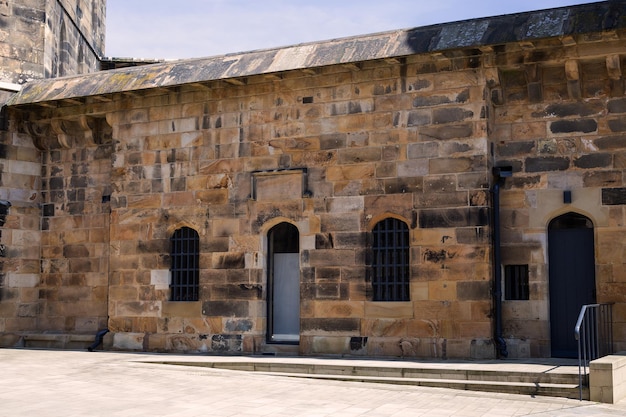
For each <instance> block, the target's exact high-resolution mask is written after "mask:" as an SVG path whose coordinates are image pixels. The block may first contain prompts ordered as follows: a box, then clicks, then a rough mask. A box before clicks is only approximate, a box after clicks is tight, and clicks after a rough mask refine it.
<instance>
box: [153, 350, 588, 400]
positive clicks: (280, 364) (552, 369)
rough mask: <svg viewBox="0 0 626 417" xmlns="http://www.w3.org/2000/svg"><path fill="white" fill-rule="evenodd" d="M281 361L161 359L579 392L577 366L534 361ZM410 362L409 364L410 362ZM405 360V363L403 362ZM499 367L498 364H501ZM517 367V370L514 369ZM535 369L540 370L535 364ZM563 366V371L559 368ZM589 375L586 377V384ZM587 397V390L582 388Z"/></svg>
mask: <svg viewBox="0 0 626 417" xmlns="http://www.w3.org/2000/svg"><path fill="white" fill-rule="evenodd" d="M328 362H332V361H328V360H327V361H320V362H319V363H317V362H315V361H307V360H306V359H301V361H299V362H298V361H297V360H295V359H292V360H289V361H285V360H283V361H281V360H280V359H274V360H271V361H262V360H242V359H241V358H239V359H238V360H233V361H229V360H227V359H222V360H219V361H211V360H210V359H206V360H198V361H191V362H171V361H163V362H161V363H166V364H170V365H186V366H205V367H211V368H216V369H228V370H235V371H247V372H260V373H263V374H266V375H281V376H288V377H294V378H315V379H328V380H338V381H355V382H370V383H385V384H402V385H417V386H428V387H439V388H453V389H460V390H471V391H486V392H502V393H511V394H522V395H542V396H552V397H565V398H575V399H578V398H579V397H580V389H579V383H578V372H577V368H576V367H573V366H563V367H561V366H540V365H537V366H533V365H532V364H531V365H523V364H522V365H519V364H515V363H501V365H500V366H498V363H488V364H484V363H479V362H475V363H454V362H451V363H445V362H443V363H441V362H439V363H435V364H429V363H416V362H403V363H395V362H393V361H389V362H385V361H375V365H367V364H364V363H359V364H351V363H350V362H351V361H345V360H343V361H341V360H340V361H338V362H339V363H337V364H329V363H328ZM407 363H408V364H409V365H407V366H405V365H406V364H407ZM403 364H405V365H403ZM498 368H500V369H498ZM516 368H518V369H516ZM534 368H537V369H534ZM560 370H561V371H560ZM586 381H587V376H586V375H585V378H584V379H583V385H584V386H585V385H586ZM583 399H589V391H588V389H587V388H586V387H584V389H583Z"/></svg>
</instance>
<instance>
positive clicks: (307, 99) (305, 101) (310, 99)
mask: <svg viewBox="0 0 626 417" xmlns="http://www.w3.org/2000/svg"><path fill="white" fill-rule="evenodd" d="M302 103H303V104H311V103H313V96H308V97H302Z"/></svg>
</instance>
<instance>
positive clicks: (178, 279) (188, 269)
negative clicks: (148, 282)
mask: <svg viewBox="0 0 626 417" xmlns="http://www.w3.org/2000/svg"><path fill="white" fill-rule="evenodd" d="M170 241H171V261H172V266H171V273H172V282H171V284H170V290H171V300H172V301H198V299H199V292H200V291H199V286H200V285H199V275H200V270H199V258H200V238H199V236H198V232H196V231H195V230H193V229H191V228H189V227H182V228H180V229H178V230H176V231H175V232H174V234H173V235H172V238H171V239H170Z"/></svg>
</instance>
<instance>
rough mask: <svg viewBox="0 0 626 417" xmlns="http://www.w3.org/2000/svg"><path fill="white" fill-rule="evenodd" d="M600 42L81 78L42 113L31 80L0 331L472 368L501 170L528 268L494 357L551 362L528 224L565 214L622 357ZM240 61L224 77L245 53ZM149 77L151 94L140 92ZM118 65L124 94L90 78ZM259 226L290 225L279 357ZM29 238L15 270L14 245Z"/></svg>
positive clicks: (481, 352)
mask: <svg viewBox="0 0 626 417" xmlns="http://www.w3.org/2000/svg"><path fill="white" fill-rule="evenodd" d="M624 39H626V38H625V37H624V33H623V32H615V31H614V32H606V33H596V34H592V35H576V36H563V37H559V38H546V39H534V40H532V41H522V42H510V43H507V44H503V45H494V46H489V45H483V46H481V47H476V48H468V49H454V50H444V51H440V52H436V53H429V54H413V55H408V56H405V57H395V58H386V59H369V60H365V61H363V62H353V63H349V64H341V65H325V66H320V67H316V68H304V69H296V70H285V71H283V72H277V73H274V72H267V73H262V74H260V75H249V76H246V77H243V76H242V77H240V78H232V77H228V78H227V79H223V80H219V79H206V78H204V79H197V80H194V81H187V82H185V83H180V84H179V85H174V84H175V83H174V81H175V80H176V79H177V78H176V77H178V76H180V75H181V73H182V74H183V75H189V74H198V73H201V71H200V70H198V72H195V69H193V68H192V69H189V68H188V67H186V66H185V65H165V64H164V65H156V66H154V67H143V68H139V69H134V70H133V71H130V72H125V71H119V72H115V71H113V72H111V73H100V74H98V76H96V77H94V78H87V77H85V79H84V80H85V83H84V84H82V83H81V82H77V83H74V84H73V85H74V87H76V90H72V89H70V90H71V91H74V92H76V91H81V90H80V88H81V87H83V88H85V89H87V90H88V91H89V92H90V93H88V94H87V96H85V97H81V96H63V95H61V96H59V97H56V96H55V97H53V98H44V99H42V100H44V101H45V100H51V102H52V103H54V106H51V105H48V104H49V103H44V104H41V105H40V104H37V103H38V100H39V99H37V97H41V96H39V95H37V94H38V92H37V91H34V92H33V91H31V93H32V94H33V95H30V96H28V97H30V100H33V102H32V103H27V104H23V105H16V106H13V107H11V108H10V109H9V110H10V111H9V114H8V119H9V120H10V124H9V126H8V127H7V130H6V132H4V133H5V136H4V138H5V139H6V140H9V138H10V139H11V140H13V141H14V143H18V142H19V143H24V144H25V145H24V148H25V149H23V150H21V152H23V153H22V154H19V153H18V154H17V156H16V157H15V158H12V159H11V161H13V160H14V159H16V158H17V159H19V158H23V159H28V158H33V157H34V155H39V153H38V152H40V153H41V155H42V156H41V158H42V159H41V161H42V165H43V169H42V170H41V171H40V172H41V178H39V177H37V176H36V175H34V174H33V176H32V177H28V179H29V180H30V179H34V180H35V181H37V180H40V181H41V186H40V187H39V185H37V183H36V182H35V183H34V184H35V185H34V189H35V190H41V191H42V192H41V193H40V194H37V193H35V194H34V196H33V198H32V202H31V203H30V205H28V204H24V207H26V208H28V209H34V208H35V207H40V209H41V212H40V215H41V226H40V228H41V234H40V235H35V236H32V237H29V236H24V235H23V231H22V230H20V233H21V234H15V232H16V230H17V229H18V226H17V221H22V220H23V219H26V216H25V215H23V216H22V217H20V218H10V217H7V219H12V220H13V226H12V227H11V228H9V229H8V231H6V230H4V229H3V236H2V238H3V239H5V236H13V235H5V233H12V234H15V236H17V238H13V237H12V241H11V242H12V243H11V245H13V247H15V248H16V249H17V252H14V253H13V255H12V256H11V261H13V260H14V259H18V258H20V261H19V262H24V264H23V266H20V267H19V268H18V269H20V271H22V272H20V273H22V274H23V275H24V276H22V277H21V278H25V279H23V280H21V281H19V282H20V283H30V285H22V287H23V288H24V289H15V285H14V283H15V282H17V281H15V280H13V281H7V279H6V278H4V279H5V281H4V282H5V284H3V285H4V287H3V290H2V291H3V292H2V294H9V297H10V298H8V302H7V301H2V302H1V303H0V308H2V309H3V310H2V311H1V312H2V316H1V317H3V319H2V320H3V321H0V325H1V326H4V333H3V334H4V335H6V334H9V332H14V333H12V334H16V333H18V332H19V331H20V330H21V331H28V330H36V331H39V332H43V331H56V332H66V333H80V332H90V331H95V330H96V329H97V328H99V327H102V326H104V325H105V324H107V325H108V328H109V330H110V331H111V334H110V335H109V337H108V339H107V340H109V343H110V345H109V346H108V347H111V348H113V349H130V350H151V351H188V352H220V353H224V352H227V353H241V352H245V353H258V352H272V351H281V350H284V351H291V352H292V353H295V352H297V353H300V354H309V355H314V354H349V355H367V356H395V357H398V356H403V357H427V358H454V357H456V358H493V357H494V356H495V355H496V352H495V348H494V345H493V343H492V340H493V333H494V328H493V323H494V314H495V311H494V306H493V300H492V294H493V288H492V286H493V276H494V270H493V253H492V247H493V246H492V242H491V238H492V236H493V230H492V227H491V214H493V213H492V210H491V209H490V207H491V205H492V199H491V196H490V188H491V187H492V186H493V185H494V178H493V174H492V168H493V167H494V166H505V165H506V166H511V167H512V170H513V172H512V176H511V177H510V178H507V179H506V181H505V183H504V186H503V189H502V192H501V208H502V210H501V215H502V216H501V217H502V228H501V232H502V264H503V265H504V266H510V265H523V266H528V270H529V276H528V278H529V289H528V297H527V298H528V299H520V300H511V299H505V300H503V303H502V304H503V314H504V317H503V318H504V326H503V336H504V338H505V339H506V342H507V344H508V348H509V355H510V357H546V356H550V355H551V354H552V352H551V350H550V349H551V347H550V313H549V306H550V297H551V295H550V294H549V285H548V281H549V278H548V277H549V259H548V257H547V254H548V245H547V228H548V224H549V222H550V221H551V219H554V218H555V217H556V216H558V215H561V214H564V213H567V212H575V213H579V214H582V215H585V216H587V217H589V218H590V219H591V220H592V222H593V227H594V229H593V231H594V243H595V252H594V255H595V270H596V274H595V275H596V277H595V278H596V283H597V284H596V290H597V300H598V301H600V302H615V303H616V305H615V307H614V312H615V315H614V319H615V326H614V327H615V331H616V333H615V341H616V348H617V349H623V345H624V344H625V343H626V335H625V334H624V331H625V329H626V326H624V324H625V323H624V322H625V316H624V313H625V312H624V305H625V303H624V301H625V300H624V297H625V295H624V294H626V291H624V288H623V285H624V283H623V281H624V276H623V275H624V274H623V272H622V271H623V270H624V258H625V257H624V244H623V243H622V242H623V241H624V239H623V234H624V224H625V222H626V218H625V217H624V216H626V212H625V209H624V207H625V205H626V202H625V199H624V188H626V187H625V186H624V183H623V181H624V163H623V161H624V159H625V158H624V149H626V148H625V145H624V143H623V142H624V140H623V137H624V134H623V132H624V131H626V128H625V127H624V126H625V123H624V117H625V116H624V115H625V114H626V105H625V104H624V87H625V86H624V70H623V68H624V65H626V62H625V59H626V57H625V56H623V53H622V51H623V50H624ZM316 51H318V52H316V53H319V54H323V53H325V52H323V51H325V50H324V47H323V46H319V47H318V49H316ZM320 51H321V52H320ZM279 52H280V51H279ZM279 52H276V51H269V52H268V54H272V55H280V53H279ZM620 54H621V55H620ZM250 56H252V55H250ZM250 56H248V55H246V54H243V55H242V56H240V57H238V58H237V59H238V60H239V61H237V62H238V63H237V65H239V66H238V67H237V68H240V70H241V71H244V69H242V68H244V67H245V68H247V67H246V65H250V66H252V67H254V69H255V70H257V69H258V68H260V67H262V65H267V63H265V64H261V62H262V59H261V58H259V60H255V59H252V58H250ZM256 56H257V57H261V56H262V55H256ZM197 62H198V61H196V63H197ZM203 62H204V61H203ZM220 62H221V63H223V64H224V65H235V64H232V63H224V61H220V60H215V61H212V62H211V63H212V65H215V66H216V67H218V66H219V65H217V64H218V63H220ZM233 62H234V61H233ZM270 62H271V61H270ZM203 68H204V67H203ZM210 68H213V69H214V68H215V67H210ZM144 71H145V72H144ZM160 71H161V72H160ZM215 71H217V70H215ZM222 71H223V69H222ZM165 72H167V74H168V77H167V80H168V81H167V82H169V83H172V84H168V85H163V86H160V87H158V88H156V87H154V86H153V85H152V84H150V83H151V82H153V81H154V80H155V79H156V80H159V79H163V78H164V77H162V76H163V74H164V73H165ZM209 72H210V71H209ZM220 73H221V72H220ZM142 74H143V75H144V76H145V78H141V79H142V80H145V82H146V84H145V88H144V85H141V86H140V87H138V89H137V90H133V91H126V90H125V91H117V92H111V91H110V90H107V89H106V88H108V87H110V85H109V84H107V82H108V83H110V84H111V85H115V86H117V85H122V84H124V85H126V84H125V83H127V82H130V81H129V80H136V79H138V77H140V76H141V75H142ZM202 76H204V77H208V78H210V76H207V75H206V74H203V75H202ZM76 80H77V79H72V80H70V81H68V82H70V83H71V81H76ZM55 82H56V81H55ZM60 82H61V83H63V81H60ZM93 84H97V86H98V87H102V88H103V89H98V90H93V89H92V88H93V87H94V85H93ZM105 87H106V88H105ZM35 90H36V89H35ZM93 91H100V92H101V93H99V94H96V95H89V94H92V93H91V92H93ZM103 91H106V93H103ZM77 94H78V93H77ZM28 97H27V99H26V101H28V99H29V98H28ZM44 97H45V95H44ZM31 140H32V143H34V146H32V145H30V143H31V142H29V141H31ZM20 141H22V142H20ZM29 146H30V147H29ZM11 149H13V148H11ZM26 149H28V150H26ZM16 151H17V150H16ZM29 166H30V165H29ZM31 168H32V166H31ZM12 172H16V171H12ZM15 178H17V177H15ZM16 188H18V187H16ZM23 189H28V187H23ZM564 191H567V192H569V193H571V201H569V200H568V199H567V198H564V195H565V194H564ZM25 199H26V198H25V197H22V200H20V201H26V200H25ZM7 201H10V202H11V204H12V205H11V206H10V207H9V209H8V210H9V212H8V213H9V215H10V214H12V210H14V207H16V206H17V205H16V204H15V200H14V199H13V200H11V199H8V200H7ZM2 210H5V211H6V209H3V208H2V206H1V205H0V215H1V214H2ZM24 210H25V209H24ZM388 217H392V218H394V219H398V220H400V221H401V222H403V223H405V224H406V225H407V226H408V229H409V237H410V300H409V301H401V302H399V301H395V302H382V301H373V287H372V282H371V276H370V273H369V265H370V262H371V252H372V251H371V245H372V240H373V239H372V230H373V229H374V226H375V225H376V224H377V223H378V222H379V221H380V220H382V219H385V218H388ZM282 222H287V223H290V224H292V225H294V226H295V227H297V229H298V234H299V262H300V266H299V268H298V272H299V276H300V280H299V284H300V290H299V297H298V298H299V302H300V307H299V318H300V320H299V324H300V331H299V336H300V337H299V344H298V345H297V346H296V347H294V346H288V347H284V346H278V345H274V344H270V343H268V341H267V332H268V320H269V319H268V309H269V306H268V299H270V298H271V297H270V296H269V289H268V288H269V285H268V270H269V269H270V263H269V261H268V258H269V254H270V252H271V250H270V248H269V246H270V244H269V243H268V234H269V233H270V230H271V229H272V228H273V227H274V226H276V225H278V224H279V223H282ZM181 227H188V228H192V229H194V230H195V231H197V233H198V235H199V243H200V253H199V280H200V292H199V299H198V300H197V301H171V294H170V282H171V276H170V271H169V270H170V267H171V264H172V262H171V259H170V238H171V237H172V235H173V234H174V232H175V231H176V230H178V229H180V228H181ZM38 237H39V239H40V241H41V245H40V246H41V252H40V253H41V262H40V264H39V267H40V270H39V271H40V272H39V273H35V272H32V276H31V277H30V281H29V280H28V277H27V276H26V275H28V274H29V273H30V272H28V271H29V269H28V267H29V266H32V265H34V263H29V261H28V259H30V258H28V256H25V257H21V256H20V253H21V252H20V251H23V252H24V253H25V254H28V247H27V245H26V244H24V245H23V246H19V242H30V241H31V239H35V240H34V241H35V242H37V240H36V239H37V238H38ZM16 239H21V240H16ZM3 242H4V240H3ZM33 256H34V255H33ZM5 265H8V263H5ZM6 282H9V283H13V284H10V285H7V284H6ZM3 296H4V295H3ZM553 302H554V301H553ZM556 302H557V303H558V300H557V301H556ZM3 343H5V344H6V342H3Z"/></svg>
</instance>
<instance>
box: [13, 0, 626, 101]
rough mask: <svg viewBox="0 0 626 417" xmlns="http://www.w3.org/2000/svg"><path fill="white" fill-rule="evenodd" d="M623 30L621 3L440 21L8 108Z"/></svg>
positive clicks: (175, 67) (106, 83)
mask: <svg viewBox="0 0 626 417" xmlns="http://www.w3.org/2000/svg"><path fill="white" fill-rule="evenodd" d="M623 28H626V0H613V1H604V2H597V3H589V4H584V5H579V6H568V7H562V8H557V9H548V10H540V11H534V12H527V13H518V14H511V15H503V16H495V17H489V18H480V19H473V20H466V21H461V22H453V23H445V24H440V25H433V26H426V27H420V28H414V29H407V30H398V31H390V32H384V33H378V34H372V35H365V36H356V37H349V38H342V39H335V40H330V41H324V42H316V43H306V44H300V45H294V46H288V47H284V48H278V49H266V50H257V51H251V52H244V53H237V54H228V55H222V56H216V57H209V58H199V59H187V60H180V61H171V62H165V63H158V64H153V65H146V66H139V67H128V68H122V69H117V70H111V71H102V72H97V73H91V74H87V75H81V76H75V77H66V78H56V79H46V80H37V81H32V82H29V83H28V84H25V85H24V86H23V89H22V90H21V91H20V92H19V93H18V94H16V95H15V96H14V97H13V98H12V99H11V100H10V101H9V103H8V104H9V105H21V104H35V103H40V102H46V101H54V100H63V99H68V98H77V97H88V96H96V95H103V94H113V93H120V92H130V91H138V90H145V89H150V88H157V87H173V86H177V85H182V84H190V83H201V82H207V81H212V80H223V79H229V78H237V77H246V76H252V75H259V74H267V73H275V72H281V71H290V70H297V69H304V68H316V67H322V66H327V65H334V64H348V63H356V62H362V61H368V60H375V59H385V58H393V57H402V56H407V55H414V54H424V53H430V52H437V51H445V50H450V49H464V48H470V47H480V46H486V45H498V44H505V43H511V42H520V41H532V40H536V39H542V38H551V37H563V36H568V35H577V34H583V33H597V32H604V31H610V30H616V29H623Z"/></svg>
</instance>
